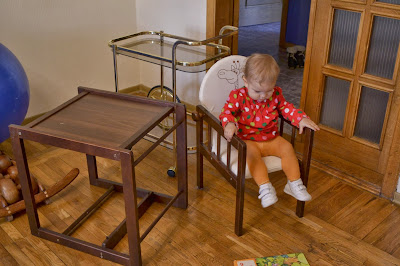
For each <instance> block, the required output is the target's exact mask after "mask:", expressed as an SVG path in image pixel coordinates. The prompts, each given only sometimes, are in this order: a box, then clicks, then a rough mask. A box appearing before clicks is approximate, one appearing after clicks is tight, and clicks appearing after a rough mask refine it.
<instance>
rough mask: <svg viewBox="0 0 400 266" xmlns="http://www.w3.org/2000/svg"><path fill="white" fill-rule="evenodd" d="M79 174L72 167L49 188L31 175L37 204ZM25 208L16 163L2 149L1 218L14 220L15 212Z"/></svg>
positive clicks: (0, 175) (0, 164)
mask: <svg viewBox="0 0 400 266" xmlns="http://www.w3.org/2000/svg"><path fill="white" fill-rule="evenodd" d="M78 174H79V170H78V169H77V168H75V169H72V170H71V171H70V172H69V173H68V174H67V175H66V177H64V178H63V179H61V180H59V181H58V182H57V183H55V184H54V185H53V186H51V187H50V188H49V189H47V190H46V189H45V188H44V187H43V185H42V184H40V183H39V182H38V181H37V180H36V178H35V177H34V176H33V175H31V176H30V178H31V184H32V191H33V194H34V195H35V202H36V204H38V203H40V202H42V201H44V200H46V199H49V198H50V197H52V196H53V195H55V194H57V193H58V192H60V191H61V190H62V189H64V188H65V187H66V186H67V185H68V184H69V183H71V182H72V181H73V180H74V179H75V178H76V176H77V175H78ZM24 209H25V202H24V200H23V198H22V193H21V184H20V182H19V177H18V169H17V166H16V163H15V161H12V160H11V159H10V158H9V157H8V156H7V155H5V154H4V153H3V152H1V151H0V218H1V217H6V219H7V220H8V221H12V220H13V219H14V217H13V214H15V213H17V212H19V211H22V210H24Z"/></svg>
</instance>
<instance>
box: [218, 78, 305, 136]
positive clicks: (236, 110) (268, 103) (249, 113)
mask: <svg viewBox="0 0 400 266" xmlns="http://www.w3.org/2000/svg"><path fill="white" fill-rule="evenodd" d="M279 113H280V114H282V116H283V117H284V118H286V119H287V120H289V121H291V123H292V125H294V126H296V127H298V126H299V123H300V120H301V119H303V117H307V118H309V117H308V116H307V115H306V114H305V113H304V111H302V110H301V109H296V108H295V107H294V106H293V104H291V103H289V102H287V101H286V100H285V98H284V97H283V95H282V89H281V88H280V87H278V86H276V87H275V88H274V92H273V94H272V96H271V97H270V98H269V99H266V100H263V101H257V100H253V99H252V98H250V96H249V95H248V91H247V88H246V87H243V88H240V89H234V90H232V91H231V93H230V94H229V99H228V100H227V101H226V103H225V105H224V107H223V108H222V111H221V114H220V116H219V119H220V120H221V123H222V126H223V127H224V128H225V125H226V124H227V123H229V122H233V123H235V124H236V126H237V128H238V132H237V135H238V136H239V137H240V138H241V139H244V140H255V141H265V140H269V139H273V138H275V136H277V135H278V134H277V132H278V118H279Z"/></svg>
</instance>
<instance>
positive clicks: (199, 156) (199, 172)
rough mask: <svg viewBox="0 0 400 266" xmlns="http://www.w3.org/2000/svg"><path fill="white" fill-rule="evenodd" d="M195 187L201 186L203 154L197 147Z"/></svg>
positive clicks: (199, 187)
mask: <svg viewBox="0 0 400 266" xmlns="http://www.w3.org/2000/svg"><path fill="white" fill-rule="evenodd" d="M197 188H198V189H202V188H203V155H202V154H201V153H200V151H199V150H198V149H197Z"/></svg>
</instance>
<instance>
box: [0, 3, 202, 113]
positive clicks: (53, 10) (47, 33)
mask: <svg viewBox="0 0 400 266" xmlns="http://www.w3.org/2000/svg"><path fill="white" fill-rule="evenodd" d="M206 2H207V1H206V0H200V1H199V0H168V1H164V0H146V1H144V0H139V1H136V0H115V1H107V0H85V1H81V0H69V1H62V0H29V1H23V0H1V1H0V42H1V43H2V44H3V45H5V46H6V47H7V48H8V49H10V50H11V51H12V52H13V53H14V54H15V55H16V56H17V58H18V59H19V61H20V62H21V64H22V66H23V67H24V69H25V72H26V73H27V76H28V79H29V84H30V93H31V97H30V105H29V109H28V114H27V117H30V116H33V115H36V114H39V113H43V112H46V111H48V110H51V109H52V108H54V107H56V106H58V105H59V104H61V103H62V102H65V101H66V100H68V99H70V98H72V97H73V96H75V95H76V94H77V89H76V88H77V86H87V87H93V88H98V89H104V90H114V75H113V73H114V70H113V69H114V68H113V61H112V52H111V50H110V48H109V47H108V46H107V43H108V41H109V40H111V39H114V38H118V37H122V36H125V35H128V34H132V33H135V32H139V31H144V30H157V31H158V30H164V31H165V32H167V33H171V34H175V35H180V36H185V37H190V38H193V39H199V40H203V39H205V36H206ZM140 62H141V61H138V60H135V59H132V58H127V57H124V56H119V57H118V72H119V82H120V84H119V85H120V89H123V88H127V87H130V86H134V85H138V84H144V85H146V86H149V87H152V86H154V85H158V84H159V83H160V81H159V76H160V73H159V72H160V71H159V67H158V66H156V65H153V64H150V63H144V62H142V63H140ZM177 75H178V76H177V89H178V96H179V97H180V98H181V99H183V100H185V101H187V102H190V103H193V104H197V94H198V88H199V87H200V83H201V80H202V78H203V76H204V73H201V74H187V73H183V72H178V74H177ZM165 80H166V86H169V87H171V86H172V81H171V80H172V76H171V71H170V70H169V69H168V70H165Z"/></svg>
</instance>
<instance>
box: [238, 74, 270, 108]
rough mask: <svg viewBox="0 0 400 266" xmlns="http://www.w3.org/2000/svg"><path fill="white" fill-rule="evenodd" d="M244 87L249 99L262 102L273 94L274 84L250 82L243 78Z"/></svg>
mask: <svg viewBox="0 0 400 266" xmlns="http://www.w3.org/2000/svg"><path fill="white" fill-rule="evenodd" d="M243 81H244V85H245V86H246V87H247V90H248V93H249V96H250V98H252V99H253V100H256V101H260V102H261V101H264V100H266V99H268V98H270V97H271V96H272V94H273V93H274V87H275V82H263V83H258V82H251V81H248V80H246V78H245V77H244V76H243Z"/></svg>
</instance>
